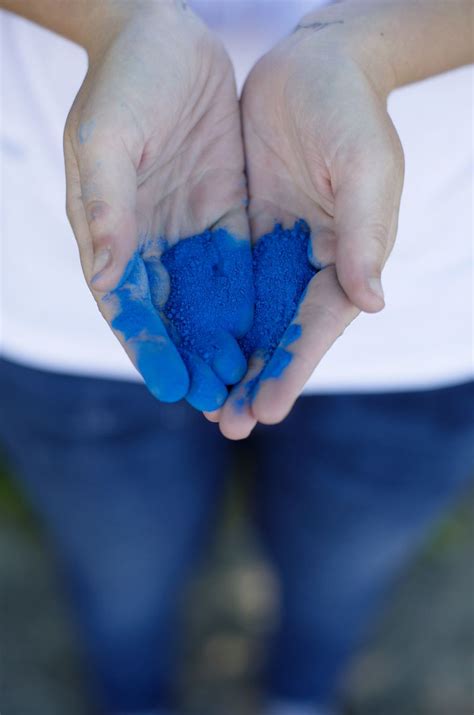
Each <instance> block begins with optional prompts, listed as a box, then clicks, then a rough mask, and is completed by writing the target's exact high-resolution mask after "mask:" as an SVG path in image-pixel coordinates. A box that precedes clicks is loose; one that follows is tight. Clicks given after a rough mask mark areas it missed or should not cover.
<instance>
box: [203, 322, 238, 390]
mask: <svg viewBox="0 0 474 715" xmlns="http://www.w3.org/2000/svg"><path fill="white" fill-rule="evenodd" d="M213 347H214V355H213V358H212V362H211V366H212V368H213V369H214V372H215V373H216V375H217V376H218V377H219V378H220V379H221V380H222V382H223V383H224V385H235V384H236V383H237V382H239V380H241V379H242V378H243V376H244V375H245V371H246V370H247V360H246V359H245V357H244V354H243V352H242V350H241V349H240V346H239V344H238V342H237V340H236V339H235V338H234V337H233V336H232V335H230V333H224V332H223V333H221V334H220V335H217V336H215V338H214V340H213Z"/></svg>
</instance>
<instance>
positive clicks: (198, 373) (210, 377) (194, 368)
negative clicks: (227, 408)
mask: <svg viewBox="0 0 474 715" xmlns="http://www.w3.org/2000/svg"><path fill="white" fill-rule="evenodd" d="M186 364H187V366H188V369H189V373H190V379H191V387H190V388H189V392H188V394H187V395H186V400H187V402H189V404H190V405H192V407H194V408H196V410H199V411H200V412H213V411H214V410H217V409H219V407H222V405H223V404H224V402H225V401H226V399H227V388H226V386H225V384H224V383H223V382H222V380H219V378H218V377H217V375H216V374H215V372H214V371H213V370H212V368H211V367H210V366H209V365H208V364H207V363H206V362H204V360H202V359H201V358H200V357H199V356H197V355H192V354H187V356H186Z"/></svg>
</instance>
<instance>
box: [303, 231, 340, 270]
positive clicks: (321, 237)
mask: <svg viewBox="0 0 474 715" xmlns="http://www.w3.org/2000/svg"><path fill="white" fill-rule="evenodd" d="M308 260H309V262H310V263H311V265H312V266H314V268H316V269H317V270H320V269H321V268H325V267H326V266H330V265H332V264H334V263H335V262H336V234H335V233H334V231H332V230H331V229H330V228H325V227H319V228H314V229H312V231H311V239H310V241H309V243H308Z"/></svg>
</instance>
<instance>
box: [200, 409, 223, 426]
mask: <svg viewBox="0 0 474 715" xmlns="http://www.w3.org/2000/svg"><path fill="white" fill-rule="evenodd" d="M202 414H203V415H204V417H205V418H206V420H208V422H213V423H214V424H216V423H217V422H219V420H220V416H221V410H220V409H219V410H214V411H213V412H206V411H204V412H203V413H202Z"/></svg>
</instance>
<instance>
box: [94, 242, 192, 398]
mask: <svg viewBox="0 0 474 715" xmlns="http://www.w3.org/2000/svg"><path fill="white" fill-rule="evenodd" d="M103 300H104V301H105V302H109V303H110V302H114V303H116V304H117V305H118V312H117V315H116V316H115V318H114V319H113V320H112V327H113V328H114V330H117V331H118V332H120V333H121V334H122V335H123V338H124V340H125V341H126V343H127V345H128V347H129V349H130V350H131V351H132V353H133V354H134V357H135V363H136V366H137V369H138V370H139V372H140V373H141V375H142V377H143V379H144V381H145V383H146V385H147V387H148V389H149V390H150V392H151V393H152V394H153V395H154V396H155V397H157V398H158V399H159V400H162V401H163V402H176V401H178V400H180V399H182V398H183V397H184V396H185V395H186V394H187V392H188V388H189V377H188V373H187V370H186V367H185V365H184V363H183V361H182V359H181V356H180V355H179V353H178V351H177V349H176V347H175V345H174V344H173V343H172V342H171V340H170V338H169V336H168V334H167V332H166V328H165V326H164V324H163V321H162V320H161V318H160V316H159V315H158V313H157V311H156V310H155V307H154V306H153V304H152V301H151V296H150V291H149V287H148V280H147V274H146V269H145V265H144V263H143V260H142V258H141V256H140V254H139V253H138V252H136V253H135V254H134V256H133V257H132V259H131V260H130V262H129V263H128V265H127V267H126V269H125V271H124V274H123V276H122V278H121V280H120V283H119V284H118V286H117V288H115V289H114V290H113V291H111V292H110V293H108V294H107V296H105V297H104V298H103Z"/></svg>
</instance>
